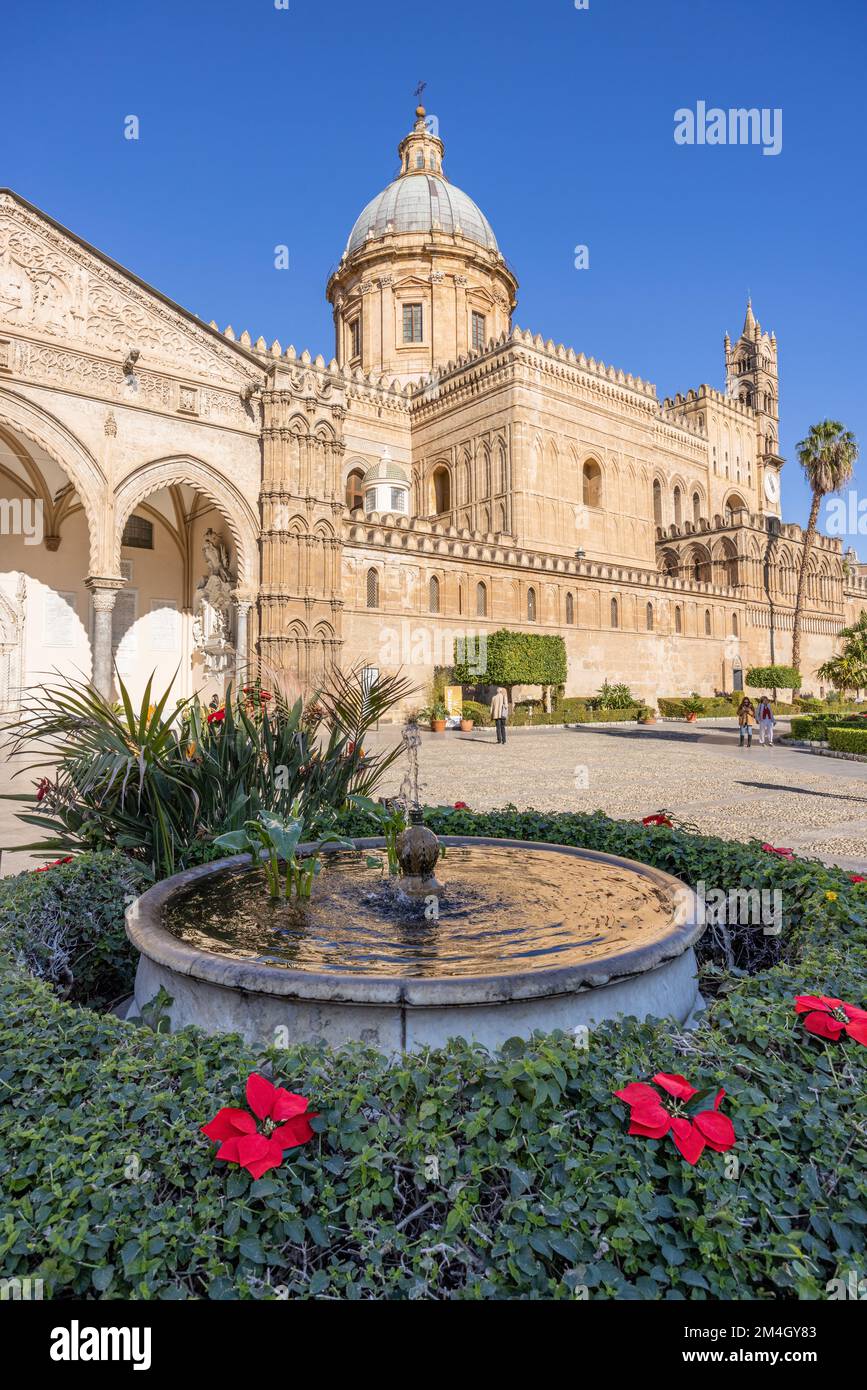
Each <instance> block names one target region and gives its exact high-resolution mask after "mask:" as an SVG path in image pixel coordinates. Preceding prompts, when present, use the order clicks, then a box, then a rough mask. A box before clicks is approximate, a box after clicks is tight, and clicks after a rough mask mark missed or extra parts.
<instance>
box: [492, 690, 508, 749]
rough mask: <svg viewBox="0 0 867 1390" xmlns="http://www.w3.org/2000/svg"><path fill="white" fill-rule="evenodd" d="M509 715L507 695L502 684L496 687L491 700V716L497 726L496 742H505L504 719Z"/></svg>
mask: <svg viewBox="0 0 867 1390" xmlns="http://www.w3.org/2000/svg"><path fill="white" fill-rule="evenodd" d="M508 717H509V697H508V695H507V694H506V692H505V690H504V689H503V687H502V686H498V687H497V691H496V694H495V695H494V698H493V700H492V701H491V718H492V719H493V721H494V723H495V725H496V726H497V742H498V743H505V742H506V720H507V719H508Z"/></svg>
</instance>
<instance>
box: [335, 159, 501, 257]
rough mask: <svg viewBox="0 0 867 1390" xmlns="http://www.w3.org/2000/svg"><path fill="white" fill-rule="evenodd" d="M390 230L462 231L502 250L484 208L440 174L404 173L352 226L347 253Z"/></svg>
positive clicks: (372, 201)
mask: <svg viewBox="0 0 867 1390" xmlns="http://www.w3.org/2000/svg"><path fill="white" fill-rule="evenodd" d="M387 232H447V233H449V234H454V233H459V234H460V235H462V236H464V237H466V238H467V240H468V241H474V242H476V243H477V245H479V246H484V247H485V248H486V249H487V250H488V251H494V252H498V251H499V247H498V246H497V238H496V237H495V236H494V232H493V228H492V227H491V224H490V222H489V221H488V219H487V218H486V217H485V215H484V213H483V212H482V211H481V209H480V208H478V207H476V204H475V203H474V202H473V200H472V198H470V197H468V196H467V194H466V193H463V192H462V191H461V189H460V188H456V187H455V185H454V184H453V183H449V182H448V180H447V179H445V178H443V177H442V175H440V174H430V173H418V174H415V173H412V174H410V173H407V174H401V176H400V178H397V179H395V180H394V182H393V183H390V184H389V185H388V187H387V188H385V189H383V191H382V193H378V194H377V196H376V197H375V198H373V199H372V200H371V201H370V202H369V203H368V204H367V207H366V208H365V209H364V211H363V212H362V214H361V216H360V217H359V218H358V221H357V222H356V224H355V226H354V227H353V228H352V231H351V232H350V234H349V241H348V242H347V244H346V254H347V255H352V254H353V252H355V251H360V250H361V248H362V247H363V246H364V244H365V242H366V241H367V239H368V237H381V236H384V235H385V234H386V233H387Z"/></svg>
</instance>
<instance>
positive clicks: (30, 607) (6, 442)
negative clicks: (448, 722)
mask: <svg viewBox="0 0 867 1390" xmlns="http://www.w3.org/2000/svg"><path fill="white" fill-rule="evenodd" d="M5 405H6V400H5V398H4V396H3V393H2V392H0V708H6V709H12V708H15V707H16V705H17V704H18V703H19V702H20V699H21V696H22V694H23V692H24V691H26V690H27V688H28V687H30V686H35V685H38V684H41V683H43V682H44V681H45V680H46V679H49V678H50V677H52V676H54V677H56V676H57V675H58V674H59V675H65V676H72V677H74V676H78V675H80V674H83V675H84V676H86V677H87V676H90V674H91V670H92V631H91V621H90V609H91V595H90V592H89V590H88V587H87V583H86V580H87V578H88V575H89V574H90V573H91V572H92V566H93V564H94V563H95V560H96V559H97V558H98V550H99V547H98V539H97V538H96V537H95V536H94V534H93V528H92V526H91V524H90V520H89V517H88V514H87V512H86V511H85V506H84V503H83V501H82V498H81V494H80V492H79V490H78V486H77V480H76V479H75V477H74V476H73V475H72V473H71V471H68V470H67V469H66V468H64V467H63V466H62V464H61V462H60V461H59V460H58V457H57V456H56V455H54V454H52V453H51V452H49V449H48V448H47V447H46V445H47V444H52V445H57V446H58V448H61V447H62V448H63V449H64V455H63V457H64V461H67V458H68V456H69V457H71V458H72V463H71V464H70V470H71V468H72V467H74V453H71V451H68V450H67V449H66V446H65V441H64V439H63V435H62V432H61V431H60V429H59V428H57V429H54V428H53V426H52V422H51V421H50V417H44V419H43V420H40V419H39V417H38V415H37V413H36V412H35V411H29V412H21V413H20V414H19V416H18V420H20V424H19V423H18V421H16V423H13V422H12V420H11V418H10V413H7V411H6V409H5ZM37 424H38V426H39V428H38V433H39V435H40V438H41V439H44V441H45V443H40V442H38V440H37V439H36V438H35V437H34V436H35V434H36V433H37V430H36V428H30V426H31V425H33V426H35V425H37ZM21 426H23V428H22V427H21ZM25 429H27V430H28V432H27V433H25Z"/></svg>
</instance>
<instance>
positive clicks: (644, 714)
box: [635, 705, 656, 724]
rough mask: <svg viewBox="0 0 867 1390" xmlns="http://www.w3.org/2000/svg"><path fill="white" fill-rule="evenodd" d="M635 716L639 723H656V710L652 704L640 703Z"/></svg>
mask: <svg viewBox="0 0 867 1390" xmlns="http://www.w3.org/2000/svg"><path fill="white" fill-rule="evenodd" d="M635 717H636V719H637V720H638V723H639V724H655V723H656V710H655V709H652V708H651V706H650V705H639V706H638V710H637V712H636V715H635Z"/></svg>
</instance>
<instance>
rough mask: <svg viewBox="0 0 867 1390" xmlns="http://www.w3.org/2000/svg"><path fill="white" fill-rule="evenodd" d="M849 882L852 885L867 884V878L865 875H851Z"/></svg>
mask: <svg viewBox="0 0 867 1390" xmlns="http://www.w3.org/2000/svg"><path fill="white" fill-rule="evenodd" d="M849 882H850V883H867V878H865V877H864V875H863V874H850V875H849Z"/></svg>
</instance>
